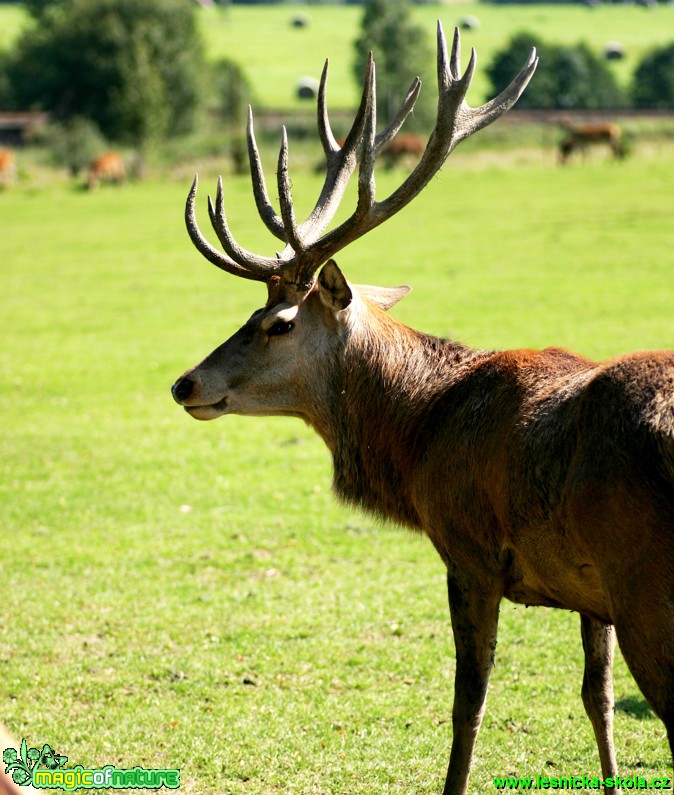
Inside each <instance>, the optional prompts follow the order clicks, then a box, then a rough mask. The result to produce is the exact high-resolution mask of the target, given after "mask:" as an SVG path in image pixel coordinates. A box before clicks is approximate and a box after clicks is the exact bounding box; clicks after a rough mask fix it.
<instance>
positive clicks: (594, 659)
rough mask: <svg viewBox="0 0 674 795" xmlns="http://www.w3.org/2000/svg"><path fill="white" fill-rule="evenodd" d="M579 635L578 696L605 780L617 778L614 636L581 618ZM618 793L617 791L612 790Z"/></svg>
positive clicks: (606, 627) (600, 625)
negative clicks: (581, 653)
mask: <svg viewBox="0 0 674 795" xmlns="http://www.w3.org/2000/svg"><path fill="white" fill-rule="evenodd" d="M580 633H581V637H582V639H583V651H584V652H585V672H584V674H583V687H582V691H581V694H582V696H583V704H584V705H585V712H586V713H587V716H588V718H589V719H590V723H591V724H592V728H593V729H594V736H595V738H596V740H597V748H598V749H599V759H600V761H601V772H602V775H603V777H604V779H606V778H608V777H612V778H615V776H617V775H618V765H617V762H616V756H615V747H614V745H613V679H612V674H613V650H614V649H615V632H614V630H613V626H612V625H611V624H604V623H603V622H601V621H596V620H595V619H593V618H588V617H587V616H581V617H580ZM611 791H612V792H617V790H611Z"/></svg>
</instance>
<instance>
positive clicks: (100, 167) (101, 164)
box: [87, 152, 126, 190]
mask: <svg viewBox="0 0 674 795" xmlns="http://www.w3.org/2000/svg"><path fill="white" fill-rule="evenodd" d="M125 179H126V168H125V167H124V158H123V157H122V156H121V155H120V154H119V152H106V153H105V154H103V155H99V156H98V157H97V158H96V159H95V160H92V161H91V165H90V166H89V175H88V177H87V187H88V188H89V190H93V189H94V188H97V187H98V186H99V185H100V183H101V182H111V183H114V184H116V185H119V184H121V183H122V182H124V180H125Z"/></svg>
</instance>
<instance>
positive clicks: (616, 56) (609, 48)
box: [604, 41, 625, 61]
mask: <svg viewBox="0 0 674 795" xmlns="http://www.w3.org/2000/svg"><path fill="white" fill-rule="evenodd" d="M624 57H625V46H624V44H622V42H620V41H607V42H606V44H605V45H604V58H606V59H607V60H608V61H620V60H622V59H623V58H624Z"/></svg>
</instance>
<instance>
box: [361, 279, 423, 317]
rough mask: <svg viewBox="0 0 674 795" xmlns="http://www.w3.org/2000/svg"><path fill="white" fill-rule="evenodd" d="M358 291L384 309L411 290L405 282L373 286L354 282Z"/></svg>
mask: <svg viewBox="0 0 674 795" xmlns="http://www.w3.org/2000/svg"><path fill="white" fill-rule="evenodd" d="M354 287H355V288H356V289H357V290H358V292H359V293H360V294H361V295H362V296H363V297H364V298H367V300H368V301H372V303H373V304H374V305H375V306H378V307H379V308H380V309H383V310H384V311H386V310H387V309H390V308H391V307H392V306H394V305H395V304H397V303H398V301H400V300H401V299H402V298H404V297H405V296H406V295H407V293H409V292H410V291H411V289H412V288H411V287H408V286H407V285H406V284H404V285H401V286H400V287H374V286H373V285H371V284H354Z"/></svg>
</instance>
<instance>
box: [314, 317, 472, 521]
mask: <svg viewBox="0 0 674 795" xmlns="http://www.w3.org/2000/svg"><path fill="white" fill-rule="evenodd" d="M484 356H485V354H484V353H481V352H478V351H475V350H473V349H471V348H468V347H466V346H464V345H461V344H459V343H456V342H452V341H450V340H443V339H439V338H437V337H432V336H429V335H426V334H421V333H419V332H417V331H414V330H413V329H410V328H408V327H407V326H404V325H403V324H401V323H399V322H397V321H395V320H393V319H392V318H390V317H389V316H388V315H386V314H384V313H383V312H377V313H375V314H374V315H373V317H370V318H369V322H368V323H367V324H359V325H358V327H357V329H355V330H354V329H351V330H349V332H348V334H347V335H346V339H345V344H344V347H343V349H342V350H341V352H340V355H339V357H337V361H336V363H335V365H334V369H333V372H332V373H330V375H329V384H330V391H331V394H330V397H329V399H328V400H327V401H326V402H325V404H324V406H325V407H327V411H323V412H317V413H316V414H315V416H314V418H310V420H309V421H310V424H312V425H313V427H314V428H315V430H316V431H317V432H318V433H319V434H320V435H321V436H322V437H323V439H324V441H325V442H326V444H327V446H328V448H329V449H330V451H331V453H332V457H333V465H334V480H333V486H334V489H335V492H336V493H337V495H338V496H339V497H340V498H341V499H343V500H345V501H347V502H350V503H353V504H355V505H358V506H359V507H360V508H363V509H365V510H367V511H368V512H371V513H375V514H377V515H379V516H380V517H383V518H385V519H391V520H393V521H396V522H399V523H402V524H406V525H408V526H411V527H418V528H419V527H420V520H419V517H418V516H417V514H416V512H415V510H414V499H413V498H412V495H411V494H410V493H409V490H410V487H411V483H412V478H410V476H409V474H410V472H412V471H414V469H415V466H416V462H417V461H418V459H419V457H420V456H422V455H423V454H424V449H423V439H424V438H427V432H428V428H427V427H424V426H426V425H427V423H428V421H429V417H430V414H431V412H432V410H433V407H434V406H435V405H436V404H437V401H438V400H439V399H440V397H441V396H443V395H444V394H446V393H447V391H448V390H449V389H451V387H452V386H453V385H454V384H455V383H457V382H458V381H460V380H461V378H462V377H464V376H465V374H466V373H467V372H469V371H470V370H472V368H473V367H474V366H475V364H476V362H477V361H478V360H479V359H482V358H484Z"/></svg>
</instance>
